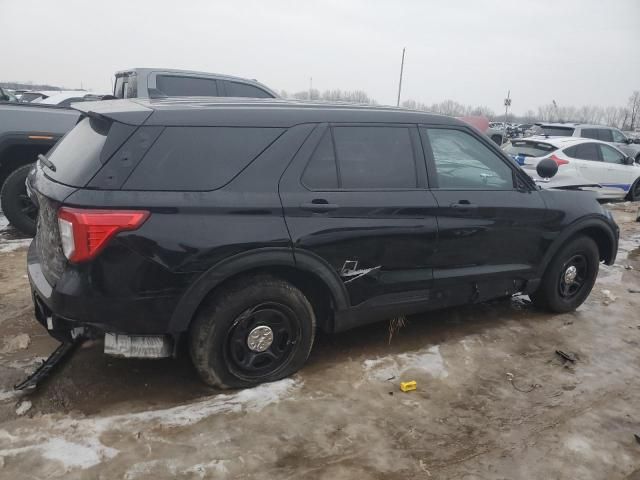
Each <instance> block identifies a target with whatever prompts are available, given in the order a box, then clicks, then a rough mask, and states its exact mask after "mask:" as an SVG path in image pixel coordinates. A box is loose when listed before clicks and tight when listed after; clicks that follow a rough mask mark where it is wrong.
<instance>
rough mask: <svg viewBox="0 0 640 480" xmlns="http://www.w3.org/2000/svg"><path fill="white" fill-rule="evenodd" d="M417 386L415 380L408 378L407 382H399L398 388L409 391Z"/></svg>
mask: <svg viewBox="0 0 640 480" xmlns="http://www.w3.org/2000/svg"><path fill="white" fill-rule="evenodd" d="M416 388H418V383H417V382H416V381H415V380H409V381H408V382H400V390H402V391H403V392H411V391H412V390H415V389H416Z"/></svg>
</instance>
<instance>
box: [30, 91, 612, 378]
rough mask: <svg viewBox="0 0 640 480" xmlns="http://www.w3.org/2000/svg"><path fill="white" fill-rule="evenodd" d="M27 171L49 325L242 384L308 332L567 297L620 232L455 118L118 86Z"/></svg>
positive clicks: (289, 360) (579, 196) (582, 197)
mask: <svg viewBox="0 0 640 480" xmlns="http://www.w3.org/2000/svg"><path fill="white" fill-rule="evenodd" d="M77 108H78V109H81V110H82V111H83V115H84V118H83V119H81V120H80V122H79V123H78V125H77V126H76V127H75V128H74V129H73V130H72V131H71V132H70V133H69V134H68V135H67V136H66V138H65V139H63V140H62V141H61V142H60V143H58V145H57V146H56V147H55V148H54V149H53V150H52V151H51V152H50V153H49V154H48V156H47V158H44V157H41V159H40V162H39V163H38V166H37V168H36V170H35V171H34V172H32V174H31V175H30V176H29V179H28V188H29V191H30V194H31V196H32V197H33V198H34V199H35V201H36V202H37V203H38V205H39V207H40V209H39V218H38V232H37V235H36V240H35V241H34V242H33V243H32V245H31V247H30V249H29V255H28V271H29V278H30V281H31V286H32V288H33V297H34V302H35V305H36V316H37V318H38V320H39V321H40V322H41V323H42V324H43V325H45V326H46V327H47V329H48V330H49V332H50V334H51V335H53V336H55V337H56V338H58V339H60V340H63V341H68V340H69V339H70V338H71V337H77V336H78V335H90V334H92V335H97V334H105V352H106V353H112V354H117V355H124V356H143V357H144V356H151V357H154V356H163V355H165V356H166V355H171V354H172V353H175V345H176V343H177V341H178V339H179V338H180V337H181V336H182V335H183V334H186V335H187V337H188V343H189V348H190V353H191V357H192V359H193V363H194V364H195V366H196V368H197V370H198V372H199V373H200V375H201V377H202V378H203V379H204V381H205V382H207V383H208V384H210V385H215V386H218V387H245V386H250V385H254V384H257V383H260V382H265V381H272V380H276V379H279V378H282V377H285V376H287V375H290V374H291V373H293V372H295V371H296V370H298V369H299V368H300V367H301V366H302V365H303V364H304V362H305V360H306V359H307V357H308V355H309V352H310V350H311V346H312V344H313V340H314V335H315V332H316V329H321V330H323V331H327V332H336V331H341V330H345V329H348V328H352V327H356V326H358V325H363V324H366V323H370V322H373V321H376V320H381V319H385V318H390V317H394V316H398V315H405V314H412V313H416V312H420V311H425V310H429V309H436V308H442V307H446V306H451V305H459V304H465V303H475V302H482V301H485V300H489V299H494V298H498V297H507V296H510V295H513V294H514V293H517V292H524V293H527V294H529V295H530V296H531V298H533V301H534V302H535V304H536V305H539V306H541V307H544V308H547V309H550V310H551V311H555V312H567V311H570V310H573V309H575V308H576V307H578V306H579V305H580V304H581V303H582V302H583V301H584V300H585V298H586V297H587V296H588V295H589V292H590V290H591V288H592V286H593V284H594V282H595V279H596V276H597V272H598V265H599V262H600V261H604V262H606V263H607V264H611V263H613V261H614V259H615V255H616V251H617V245H618V227H617V226H616V224H615V223H614V221H613V220H612V218H611V216H610V215H609V214H608V213H607V212H606V211H605V210H604V209H603V208H602V207H601V206H600V205H599V204H598V203H597V202H596V200H595V198H594V195H593V194H592V193H590V192H581V191H576V190H553V189H548V190H541V189H540V188H539V187H538V186H536V184H535V183H534V182H533V181H532V180H531V178H530V177H529V176H528V175H526V174H525V173H524V172H523V171H522V170H520V168H519V167H518V166H517V165H516V164H515V163H514V162H512V161H511V160H510V159H509V158H508V157H506V156H505V155H504V154H503V153H502V152H501V151H500V149H499V148H498V147H497V146H495V145H494V144H493V143H492V142H491V141H489V140H488V139H487V138H485V137H484V136H483V135H481V134H479V133H478V132H477V131H476V130H474V129H472V128H470V127H469V126H467V125H466V124H464V123H462V122H459V121H457V120H455V119H453V118H448V117H443V116H437V115H429V114H426V113H423V112H414V111H408V110H401V109H393V108H380V107H360V106H345V105H316V104H303V103H295V102H286V101H282V100H242V101H240V100H238V99H235V100H231V99H230V100H224V99H217V100H215V101H203V100H202V99H198V100H194V99H181V100H179V101H178V100H172V99H164V100H139V99H138V100H114V101H106V102H99V103H97V102H96V103H83V104H78V105H77Z"/></svg>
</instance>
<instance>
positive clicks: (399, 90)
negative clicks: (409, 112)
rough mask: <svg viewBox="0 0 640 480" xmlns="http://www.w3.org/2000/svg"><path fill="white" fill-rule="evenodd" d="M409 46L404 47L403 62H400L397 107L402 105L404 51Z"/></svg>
mask: <svg viewBox="0 0 640 480" xmlns="http://www.w3.org/2000/svg"><path fill="white" fill-rule="evenodd" d="M406 48H407V47H404V48H403V49H402V62H401V63H400V81H399V82H398V101H397V102H396V107H399V106H400V92H402V72H403V71H404V51H405V50H406Z"/></svg>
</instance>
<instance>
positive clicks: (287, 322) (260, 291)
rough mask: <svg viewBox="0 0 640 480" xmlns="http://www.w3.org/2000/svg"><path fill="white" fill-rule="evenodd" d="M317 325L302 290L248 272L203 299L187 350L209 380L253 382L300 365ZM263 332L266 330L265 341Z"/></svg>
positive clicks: (235, 384)
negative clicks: (245, 275) (251, 275)
mask: <svg viewBox="0 0 640 480" xmlns="http://www.w3.org/2000/svg"><path fill="white" fill-rule="evenodd" d="M265 327H266V328H268V329H269V330H271V332H272V341H271V342H269V339H268V337H269V335H268V332H265V330H266V328H265ZM276 327H278V328H276ZM315 330H316V318H315V315H314V312H313V308H312V306H311V304H310V303H309V301H308V300H307V298H306V297H305V296H304V295H303V294H302V292H301V291H300V290H298V289H297V288H295V287H294V286H293V285H291V284H289V283H287V282H285V281H283V280H280V279H277V278H274V277H271V276H268V275H259V276H255V277H244V278H242V279H241V280H239V281H236V282H234V283H233V284H230V285H229V286H227V287H223V289H222V290H221V291H219V292H216V293H215V294H214V295H212V296H211V298H209V299H208V300H206V301H205V303H204V304H203V305H202V307H201V308H200V309H199V311H198V313H197V314H196V317H195V319H194V322H193V324H192V326H191V328H190V330H189V350H190V354H191V359H192V361H193V364H194V366H195V368H196V370H197V371H198V374H199V375H200V377H201V378H202V380H203V381H204V382H205V383H206V384H208V385H211V386H213V387H218V388H223V389H224V388H245V387H252V386H254V385H258V384H260V383H263V382H273V381H275V380H279V379H281V378H284V377H287V376H289V375H291V374H293V373H294V372H296V371H298V370H299V369H300V368H301V367H302V366H303V365H304V363H305V362H306V361H307V358H308V357H309V353H310V352H311V347H312V346H313V339H314V336H315ZM251 333H253V334H254V336H251V335H250V334H251ZM259 333H262V334H263V335H265V336H266V338H265V336H263V338H262V341H263V342H262V343H260V337H259ZM265 347H267V348H266V350H265V351H262V349H265Z"/></svg>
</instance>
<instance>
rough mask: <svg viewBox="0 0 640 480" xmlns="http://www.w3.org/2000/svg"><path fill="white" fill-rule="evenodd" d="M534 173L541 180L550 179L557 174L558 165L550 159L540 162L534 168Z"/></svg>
mask: <svg viewBox="0 0 640 480" xmlns="http://www.w3.org/2000/svg"><path fill="white" fill-rule="evenodd" d="M536 172H537V173H538V175H540V177H542V178H551V177H553V176H554V175H555V174H556V173H558V164H557V163H556V162H554V161H553V160H551V159H550V158H545V159H544V160H540V162H538V165H537V166H536Z"/></svg>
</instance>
